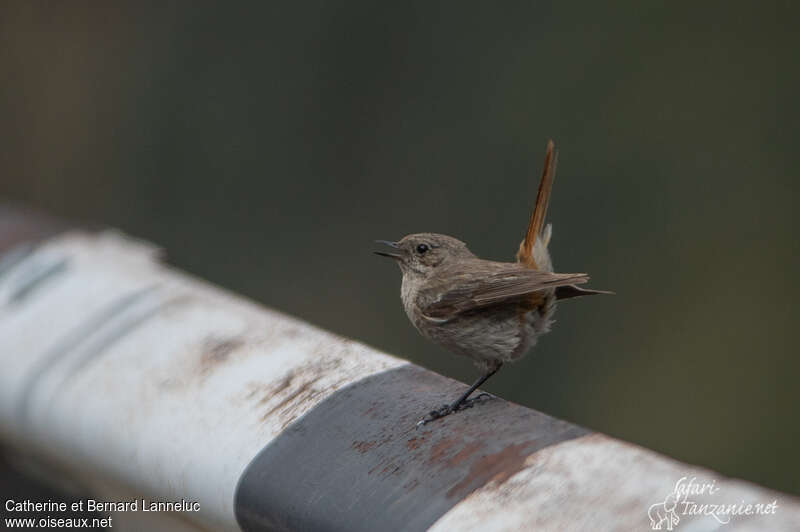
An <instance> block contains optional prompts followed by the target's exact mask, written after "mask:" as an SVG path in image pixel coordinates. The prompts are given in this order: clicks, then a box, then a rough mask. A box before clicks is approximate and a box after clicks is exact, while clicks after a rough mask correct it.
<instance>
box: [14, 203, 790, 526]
mask: <svg viewBox="0 0 800 532" xmlns="http://www.w3.org/2000/svg"><path fill="white" fill-rule="evenodd" d="M56 225H57V224H52V223H43V222H42V219H41V218H40V217H37V216H35V215H32V214H30V213H26V212H19V211H15V210H12V209H10V208H8V207H3V208H0V253H2V256H1V258H0V367H2V368H3V370H2V372H0V440H2V441H3V442H4V443H5V444H6V445H10V446H12V447H16V448H17V449H25V450H27V451H28V452H30V453H32V454H33V455H34V456H36V457H38V458H39V459H41V460H44V461H46V463H48V464H51V466H52V467H55V468H57V470H58V471H60V472H63V473H60V474H63V475H66V476H68V477H69V478H70V479H71V480H72V481H74V482H78V483H80V484H81V485H82V486H84V488H85V489H86V491H88V492H90V493H93V494H95V496H96V498H97V499H98V500H101V499H102V500H105V501H108V502H111V503H113V504H112V505H110V506H108V507H107V508H104V509H105V510H107V511H110V513H111V515H112V516H113V517H114V518H115V519H117V521H116V522H117V523H120V525H119V526H116V525H115V526H114V528H117V529H120V527H124V525H125V524H126V523H127V526H128V527H129V528H136V527H141V526H143V525H142V523H143V522H147V523H148V525H147V527H148V528H155V527H158V526H160V527H161V528H163V529H174V527H175V526H177V525H178V524H180V526H181V527H183V528H184V529H186V530H190V529H191V530H197V529H200V530H239V529H244V530H318V529H319V530H425V529H431V530H438V531H441V530H482V531H485V530H579V529H580V530H582V529H616V530H634V529H638V530H649V529H651V527H652V526H655V525H657V524H659V525H661V527H662V528H663V529H672V527H675V528H677V527H679V526H680V527H685V529H686V530H689V529H691V530H715V529H717V528H719V527H720V526H722V524H723V522H724V521H726V519H727V520H729V521H730V523H729V524H727V525H726V527H727V528H726V530H746V529H751V528H752V529H770V530H794V529H796V528H795V527H796V524H797V523H800V504H798V501H797V499H796V498H794V497H792V496H790V495H787V494H781V493H777V492H773V491H770V490H767V489H764V488H761V487H759V486H756V485H754V484H751V483H748V482H744V481H740V480H733V479H727V478H724V477H722V476H721V475H719V474H716V473H714V472H712V471H709V470H706V469H703V468H699V467H695V466H689V465H685V464H682V463H679V462H676V461H674V460H672V459H669V458H666V457H663V456H661V455H658V454H656V453H654V452H651V451H648V450H646V449H643V448H641V447H638V446H635V445H631V444H628V443H625V442H622V441H619V440H616V439H613V438H610V437H608V436H605V435H602V434H599V433H596V432H591V431H589V430H586V429H584V428H581V427H578V426H575V425H573V424H570V423H568V422H565V421H561V420H558V419H554V418H552V417H549V416H547V415H545V414H542V413H540V412H536V411H534V410H531V409H528V408H525V407H522V406H519V405H515V404H512V403H509V402H506V401H504V400H502V399H492V400H490V401H487V402H485V403H483V404H481V405H480V407H478V408H472V409H470V410H466V411H464V412H461V413H459V414H458V415H455V416H450V417H447V418H444V419H441V420H438V421H436V422H434V423H431V424H429V425H426V426H425V427H423V428H422V429H420V430H416V429H415V422H416V421H417V420H418V419H419V418H420V416H421V415H423V414H424V413H425V411H426V408H428V407H429V406H430V405H435V404H440V403H444V402H446V400H447V398H449V397H452V396H453V395H454V394H455V393H456V392H458V391H459V390H462V389H463V388H464V385H463V384H462V383H459V382H456V381H453V380H451V379H448V378H446V377H443V376H440V375H437V374H435V373H432V372H430V371H427V370H425V369H422V368H420V367H418V366H415V365H413V364H410V363H408V362H405V361H403V360H401V359H399V358H396V357H393V356H389V355H386V354H384V353H381V352H378V351H376V350H375V349H372V348H370V347H367V346H365V345H362V344H359V343H358V342H354V341H351V340H348V339H345V338H341V337H339V336H336V335H334V334H331V333H328V332H325V331H322V330H320V329H318V328H316V327H313V326H311V325H309V324H307V323H304V322H303V321H301V320H298V319H296V318H292V317H289V316H286V315H284V314H282V313H280V312H276V311H274V310H271V309H268V308H264V307H262V306H260V305H257V304H254V303H252V302H249V301H246V300H244V299H242V298H240V297H237V296H234V295H231V294H229V293H227V292H225V291H223V290H220V289H218V288H216V287H214V286H212V285H209V284H208V283H205V282H203V281H201V280H198V279H195V278H192V277H190V276H188V275H186V274H183V273H181V272H179V271H176V270H174V269H172V268H169V267H167V266H164V265H163V264H161V263H160V262H159V260H158V258H159V252H158V249H157V248H156V247H154V246H152V245H150V244H148V243H145V242H142V241H139V240H134V239H132V238H129V237H126V236H124V235H122V234H120V233H118V232H113V231H99V232H98V231H81V230H69V231H66V230H62V231H59V230H58V229H56V228H55V227H56ZM703 485H704V486H705V487H704V489H703V492H702V493H694V492H692V490H694V491H695V492H696V491H698V490H699V489H700V487H701V486H703ZM708 485H711V487H709V486H708ZM695 486H696V488H693V487H695ZM133 501H139V502H138V504H137V508H136V510H133V509H132V508H131V506H127V507H125V506H124V505H123V503H124V502H128V503H131V502H133ZM164 502H173V503H177V504H178V508H180V509H182V510H184V511H182V512H173V513H168V514H167V513H164V512H152V513H150V514H147V515H146V513H145V512H144V511H143V510H144V507H145V506H146V505H147V504H149V503H164ZM687 503H694V504H696V508H700V507H701V505H706V506H702V508H703V509H702V510H698V509H696V508H695V513H691V510H692V509H693V508H692V507H690V506H689V504H687ZM742 503H744V505H745V506H746V505H747V504H751V505H760V506H759V507H758V509H759V513H754V512H755V510H753V509H752V508H751V511H750V513H749V515H747V514H746V513H745V512H746V508H745V507H743V508H742V509H741V511H740V513H741V515H731V513H732V512H733V513H735V512H734V510H735V509H730V510H729V511H728V512H727V513H726V512H725V508H723V509H722V511H719V508H718V506H719V505H729V506H730V505H740V504H742ZM120 505H122V506H120ZM710 505H716V506H715V509H714V511H712V510H709V507H710ZM753 508H755V506H753ZM698 512H699V514H698Z"/></svg>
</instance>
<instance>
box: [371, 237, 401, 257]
mask: <svg viewBox="0 0 800 532" xmlns="http://www.w3.org/2000/svg"><path fill="white" fill-rule="evenodd" d="M375 242H376V243H377V244H385V245H387V246H390V247H393V248H395V249H397V247H398V246H397V242H389V241H388V240H376V241H375ZM373 253H375V254H376V255H380V256H381V257H389V258H390V259H400V258H401V255H400V254H399V253H387V252H385V251H373Z"/></svg>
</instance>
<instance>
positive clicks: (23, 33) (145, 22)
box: [0, 1, 800, 493]
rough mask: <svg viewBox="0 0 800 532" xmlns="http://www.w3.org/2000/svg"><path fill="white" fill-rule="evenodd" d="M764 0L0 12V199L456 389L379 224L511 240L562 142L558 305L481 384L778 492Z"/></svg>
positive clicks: (789, 216)
mask: <svg viewBox="0 0 800 532" xmlns="http://www.w3.org/2000/svg"><path fill="white" fill-rule="evenodd" d="M798 16H800V8H798V7H797V5H796V4H794V3H788V2H785V3H784V2H766V3H751V2H705V3H694V2H644V3H642V2H617V3H613V4H612V5H606V4H605V3H595V2H569V3H567V2H504V3H502V4H490V3H475V4H469V3H464V2H445V3H429V2H403V3H393V4H388V3H383V2H367V1H358V2H298V3H278V2H253V3H235V4H228V3H226V4H223V3H205V4H204V3H199V2H191V3H190V2H184V3H168V4H164V5H161V4H159V3H152V4H147V3H127V4H126V5H125V6H122V5H120V3H91V4H90V3H87V4H79V3H76V2H69V3H55V4H50V5H48V6H46V7H44V6H39V5H38V4H35V3H28V2H17V3H14V2H4V3H3V4H2V5H0V39H2V43H0V67H1V68H0V71H2V72H3V81H2V83H0V115H1V116H2V117H3V120H2V121H1V122H0V138H1V139H2V144H3V149H2V150H0V175H2V177H1V178H0V179H2V181H0V186H1V187H2V188H0V193H2V195H3V196H5V197H6V198H7V199H11V200H12V201H15V202H19V203H27V204H30V205H33V206H36V207H39V208H41V209H44V210H47V211H50V212H52V213H55V214H59V215H62V216H64V217H68V218H72V219H77V220H84V221H99V222H103V223H107V224H109V225H114V226H118V227H120V228H122V229H124V230H125V231H127V232H129V233H131V234H134V235H137V236H140V237H144V238H147V239H151V240H153V241H155V242H157V243H159V244H161V245H163V246H164V247H165V248H166V249H167V252H168V255H169V259H170V261H171V262H172V263H173V264H175V265H177V266H179V267H181V268H184V269H186V270H188V271H190V272H193V273H195V274H197V275H200V276H202V277H205V278H208V279H210V280H211V281H213V282H216V283H219V284H222V285H224V286H226V287H228V288H231V289H233V290H235V291H237V292H239V293H242V294H245V295H247V296H249V297H251V298H253V299H255V300H257V301H260V302H263V303H264V304H267V305H270V306H272V307H275V308H278V309H282V310H284V311H286V312H288V313H291V314H294V315H297V316H300V317H302V318H305V319H307V320H309V321H311V322H313V323H316V324H319V325H320V326H322V327H324V328H327V329H331V330H333V331H337V332H339V333H341V334H343V335H346V336H350V337H354V338H358V339H361V340H363V341H364V342H366V343H369V344H371V345H374V346H376V347H379V348H381V349H385V350H387V351H389V352H392V353H396V354H398V355H399V356H402V357H406V358H408V359H410V360H412V361H414V362H417V363H420V364H422V365H424V366H427V367H429V368H432V369H434V370H436V371H439V372H442V373H445V374H448V375H451V376H453V377H456V378H459V379H462V380H464V381H470V380H472V379H473V378H474V376H475V373H476V372H475V370H474V369H473V368H471V367H470V363H469V362H468V361H467V360H463V359H458V358H456V357H454V356H451V355H449V354H447V353H445V352H444V351H443V350H441V349H439V348H438V347H436V346H433V345H431V344H429V343H428V342H427V341H425V340H424V339H422V338H421V337H419V336H418V334H417V333H416V331H414V329H413V328H412V327H411V325H410V324H409V323H408V321H407V319H406V317H405V315H404V313H403V311H402V308H401V304H400V300H399V280H400V275H399V272H398V271H396V268H395V267H394V266H393V265H391V264H387V263H385V262H383V261H381V260H380V259H378V258H377V257H374V256H372V255H371V254H370V250H371V249H372V247H371V242H372V240H373V239H376V238H386V239H396V238H399V237H401V236H403V235H404V234H407V233H411V232H418V231H435V232H442V233H448V234H452V235H454V236H457V237H459V238H461V239H463V240H465V241H467V242H468V243H469V244H470V247H471V248H472V250H473V251H475V252H476V253H478V254H479V255H481V256H485V257H487V258H494V259H507V260H510V259H511V258H512V257H513V255H514V252H515V251H516V247H517V244H518V242H519V240H520V239H521V238H522V235H523V232H524V230H525V227H526V223H527V218H528V215H529V212H530V208H531V206H532V203H533V197H534V195H535V192H536V186H537V181H538V175H539V172H540V167H541V164H542V160H543V156H544V148H545V142H546V140H547V139H548V138H550V137H552V138H553V139H555V140H556V142H557V145H558V147H559V148H560V166H559V175H558V177H557V179H556V187H555V192H554V198H553V203H552V205H551V210H550V220H551V221H552V222H553V224H554V228H555V230H554V238H553V243H552V245H551V248H552V251H553V255H554V258H555V263H556V266H557V269H559V270H560V271H586V272H589V273H590V274H591V275H592V279H593V280H592V286H594V287H597V288H603V289H612V290H615V291H616V292H617V293H618V295H617V296H614V297H596V298H589V299H585V300H579V301H570V302H565V303H564V304H562V305H561V306H560V308H559V311H558V314H557V317H558V323H557V325H556V326H555V328H554V330H553V332H552V333H551V334H550V335H548V336H547V337H545V338H544V339H543V340H542V341H541V342H540V344H539V346H538V347H537V349H536V351H535V353H534V354H533V355H531V356H529V357H528V358H526V359H525V360H524V361H522V362H521V363H519V364H517V365H516V366H514V367H513V369H510V370H505V371H502V372H500V373H499V374H498V376H497V377H495V378H494V379H493V381H490V383H489V385H488V386H487V389H489V390H490V391H492V392H495V393H498V394H500V395H502V396H504V397H506V398H508V399H510V400H513V401H517V402H520V403H522V404H525V405H528V406H531V407H535V408H537V409H539V410H542V411H545V412H548V413H550V414H552V415H555V416H558V417H561V418H565V419H568V420H570V421H573V422H576V423H579V424H583V425H586V426H589V427H591V428H594V429H597V430H601V431H603V432H606V433H609V434H612V435H615V436H618V437H621V438H624V439H627V440H630V441H634V442H637V443H640V444H642V445H645V446H647V447H651V448H654V449H657V450H659V451H662V452H664V453H666V454H668V455H671V456H674V457H676V458H678V459H681V460H685V461H689V462H693V463H698V464H702V465H705V466H709V467H711V468H714V469H716V470H719V471H720V472H722V473H725V474H727V475H734V476H739V477H743V478H746V479H750V480H753V481H756V482H759V483H763V484H766V485H767V486H771V487H774V488H777V489H780V490H784V491H790V492H793V493H800V475H799V474H798V466H800V458H798V455H797V452H796V450H797V448H798V447H800V430H798V416H797V412H796V407H797V404H798V400H800V388H799V387H798V386H797V378H798V377H797V376H798V373H799V372H800V360H798V356H797V353H798V349H797V347H796V344H794V341H795V338H794V336H793V334H794V333H793V328H794V327H795V326H796V324H797V322H798V318H800V311H798V305H797V304H796V301H797V296H798V289H800V282H798V280H797V277H796V273H797V272H798V266H800V264H798V262H799V259H798V249H797V247H798V246H797V238H796V236H795V234H794V231H795V229H796V228H797V226H796V225H795V224H796V223H797V217H796V210H795V205H794V204H795V202H796V197H797V193H798V186H797V172H798V168H800V163H799V162H798V155H797V149H796V147H795V146H796V143H797V141H798V135H799V134H800V128H798V103H797V102H798V99H797V94H798V92H799V89H800V83H798V76H799V75H800V74H798V72H799V70H798V68H797V58H796V55H797V50H798V37H797V28H796V21H797V20H798Z"/></svg>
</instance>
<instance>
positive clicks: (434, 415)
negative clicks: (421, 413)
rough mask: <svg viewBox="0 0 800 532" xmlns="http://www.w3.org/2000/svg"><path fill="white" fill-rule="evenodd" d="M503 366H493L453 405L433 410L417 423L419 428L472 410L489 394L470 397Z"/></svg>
mask: <svg viewBox="0 0 800 532" xmlns="http://www.w3.org/2000/svg"><path fill="white" fill-rule="evenodd" d="M502 366H503V363H502V362H498V363H497V365H496V366H493V367H492V368H491V369H489V371H487V372H486V373H484V374H483V375H481V377H480V378H479V379H478V380H476V381H475V383H474V384H473V385H472V386H470V387H469V389H468V390H467V391H466V392H464V393H463V394H461V397H459V398H458V399H456V400H455V401H454V402H453V403H452V404H449V405H444V406H443V407H441V408H439V409H437V410H431V412H430V413H429V414H428V415H427V416H425V417H424V418H422V419H421V420H420V421H419V422H418V423H417V427H419V426H421V425H424V424H425V423H430V422H431V421H433V420H435V419H439V418H442V417H445V416H447V415H450V414H452V413H453V412H458V411H459V410H464V409H465V408H471V407H472V406H473V405H474V404H475V402H476V401H478V400H480V399H481V398H482V397H484V396H488V395H489V394H487V393H482V394H480V395H478V397H473V398H472V399H467V398H468V397H469V396H470V395H472V392H474V391H475V390H477V389H478V387H479V386H480V385H482V384H483V383H484V382H486V381H487V380H488V379H489V377H491V376H492V375H494V374H495V373H497V371H498V370H499V369H500V368H501V367H502Z"/></svg>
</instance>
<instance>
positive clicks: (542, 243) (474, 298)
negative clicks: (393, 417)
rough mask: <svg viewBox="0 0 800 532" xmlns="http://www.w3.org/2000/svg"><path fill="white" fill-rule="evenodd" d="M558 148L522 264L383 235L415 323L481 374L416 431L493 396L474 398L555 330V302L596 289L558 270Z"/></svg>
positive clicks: (447, 243) (434, 239)
mask: <svg viewBox="0 0 800 532" xmlns="http://www.w3.org/2000/svg"><path fill="white" fill-rule="evenodd" d="M557 164H558V153H557V152H556V150H555V144H554V143H553V141H552V140H550V141H549V142H548V143H547V151H546V154H545V162H544V169H543V171H542V177H541V181H540V183H539V189H538V193H537V195H536V201H535V204H534V208H533V212H532V214H531V217H530V221H529V223H528V228H527V231H526V232H525V237H524V238H523V240H522V241H521V242H520V245H519V249H518V250H517V253H516V261H515V262H497V261H491V260H486V259H482V258H479V257H478V256H476V255H475V254H474V253H472V252H471V251H470V250H469V248H468V247H467V245H466V244H465V243H464V242H462V241H461V240H458V239H457V238H454V237H452V236H448V235H443V234H438V233H414V234H409V235H406V236H404V237H403V238H401V239H400V240H398V241H389V240H376V242H377V243H380V244H384V245H387V246H389V247H390V248H392V251H375V252H374V253H375V254H377V255H380V256H383V257H388V258H390V259H393V260H394V261H395V262H397V264H398V265H399V266H400V270H401V272H402V276H403V278H402V284H401V290H400V295H401V299H402V302H403V308H404V309H405V312H406V314H407V316H408V318H409V320H410V321H411V323H412V324H413V325H414V327H415V328H416V329H417V330H418V331H419V332H420V333H421V334H422V335H423V336H424V337H426V338H428V339H429V340H431V341H433V342H434V343H436V344H439V345H440V346H442V347H444V348H445V349H447V350H449V351H451V352H453V353H455V354H458V355H463V356H466V357H468V358H470V359H472V361H473V362H474V363H475V365H476V366H477V367H478V369H479V370H480V372H481V375H480V377H479V378H478V379H477V380H476V381H475V382H474V383H473V384H472V385H471V386H470V387H469V388H468V389H467V390H466V391H465V392H464V393H462V394H461V395H460V396H459V397H458V398H457V399H456V400H455V401H453V402H452V403H449V404H445V405H443V406H442V407H440V408H437V409H434V410H431V411H430V412H429V413H428V415H426V416H425V417H423V418H422V419H421V420H420V421H419V423H417V428H419V427H420V426H421V425H425V424H426V423H430V422H432V421H434V420H436V419H440V418H443V417H445V416H448V415H450V414H453V413H455V412H458V411H460V410H463V409H465V408H469V407H472V406H474V404H475V403H476V401H478V400H480V399H482V398H484V397H485V396H487V395H488V394H480V395H478V396H477V397H475V398H473V399H470V398H469V397H470V396H471V395H472V394H473V392H475V390H477V389H478V387H480V386H481V385H483V384H484V383H485V382H486V381H487V380H488V379H489V378H490V377H491V376H492V375H494V374H495V373H497V372H498V371H499V370H500V368H501V367H502V366H503V365H504V364H506V363H510V362H514V361H517V360H519V359H521V358H522V357H523V356H525V354H526V353H527V352H529V351H530V350H531V349H532V348H533V347H534V345H535V344H536V341H537V339H538V338H539V336H541V335H543V334H545V333H546V332H548V331H549V330H550V327H551V325H552V324H553V314H554V313H555V309H556V302H557V301H558V300H561V299H569V298H574V297H580V296H588V295H595V294H612V293H613V292H608V291H604V290H591V289H587V288H583V287H580V286H578V285H582V284H585V283H586V282H587V281H588V280H589V276H588V275H587V274H585V273H554V271H553V263H552V260H551V257H550V253H549V251H548V245H549V243H550V238H551V236H552V225H551V224H546V225H545V223H544V222H545V217H546V215H547V207H548V204H549V202H550V195H551V192H552V187H553V180H554V178H555V173H556V166H557Z"/></svg>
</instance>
